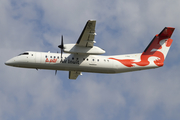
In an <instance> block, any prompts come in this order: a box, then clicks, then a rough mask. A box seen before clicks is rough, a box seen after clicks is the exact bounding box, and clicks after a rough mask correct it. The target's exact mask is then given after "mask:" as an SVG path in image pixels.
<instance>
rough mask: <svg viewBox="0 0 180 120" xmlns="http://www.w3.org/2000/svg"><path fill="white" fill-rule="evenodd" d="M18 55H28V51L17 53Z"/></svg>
mask: <svg viewBox="0 0 180 120" xmlns="http://www.w3.org/2000/svg"><path fill="white" fill-rule="evenodd" d="M20 55H29V53H28V52H25V53H21V54H19V56H20Z"/></svg>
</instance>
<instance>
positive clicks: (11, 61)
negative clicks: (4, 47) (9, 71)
mask: <svg viewBox="0 0 180 120" xmlns="http://www.w3.org/2000/svg"><path fill="white" fill-rule="evenodd" d="M5 65H9V66H13V65H14V60H13V59H10V60H8V61H6V62H5Z"/></svg>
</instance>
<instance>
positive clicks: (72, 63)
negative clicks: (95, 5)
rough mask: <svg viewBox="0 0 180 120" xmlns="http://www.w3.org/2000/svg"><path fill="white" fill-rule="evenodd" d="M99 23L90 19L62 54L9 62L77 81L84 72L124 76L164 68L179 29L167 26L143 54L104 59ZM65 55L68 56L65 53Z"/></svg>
mask: <svg viewBox="0 0 180 120" xmlns="http://www.w3.org/2000/svg"><path fill="white" fill-rule="evenodd" d="M95 25H96V21H95V20H88V21H87V23H86V25H85V27H84V29H83V31H82V33H81V35H80V37H79V39H78V40H77V42H76V44H64V43H63V36H62V38H61V45H59V46H58V47H59V48H60V49H61V53H50V52H34V51H26V52H24V53H21V54H19V55H18V56H16V57H13V58H11V59H10V60H8V61H6V62H5V64H6V65H9V66H14V67H22V68H34V69H49V70H55V74H56V73H57V70H64V71H69V79H76V78H77V77H78V75H81V72H93V73H123V72H130V71H138V70H145V69H152V68H158V67H162V66H163V64H164V60H165V58H166V55H167V53H168V51H169V48H170V46H171V43H172V41H173V40H172V39H171V35H172V33H173V31H174V29H175V28H172V27H165V28H164V29H163V30H162V31H161V32H160V33H159V34H157V35H155V37H154V38H153V40H152V41H151V42H150V44H149V45H148V46H147V47H146V49H145V50H144V51H143V52H142V53H136V54H125V55H112V56H103V55H101V54H104V53H105V51H104V50H103V49H101V48H99V47H97V46H94V43H96V42H95V41H94V37H95V35H96V33H95ZM63 52H64V53H63Z"/></svg>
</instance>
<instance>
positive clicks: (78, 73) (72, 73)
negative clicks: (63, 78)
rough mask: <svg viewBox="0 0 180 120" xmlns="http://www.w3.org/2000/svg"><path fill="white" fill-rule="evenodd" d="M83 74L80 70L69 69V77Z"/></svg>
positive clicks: (74, 77) (73, 77) (72, 77)
mask: <svg viewBox="0 0 180 120" xmlns="http://www.w3.org/2000/svg"><path fill="white" fill-rule="evenodd" d="M81 74H82V73H81V72H79V71H69V79H76V78H77V77H78V76H79V75H81Z"/></svg>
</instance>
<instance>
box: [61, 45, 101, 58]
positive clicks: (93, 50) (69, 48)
mask: <svg viewBox="0 0 180 120" xmlns="http://www.w3.org/2000/svg"><path fill="white" fill-rule="evenodd" d="M63 51H64V52H65V53H78V54H91V55H100V54H104V53H105V51H104V50H103V49H101V48H99V47H97V46H93V47H82V46H78V45H75V44H64V49H63Z"/></svg>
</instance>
